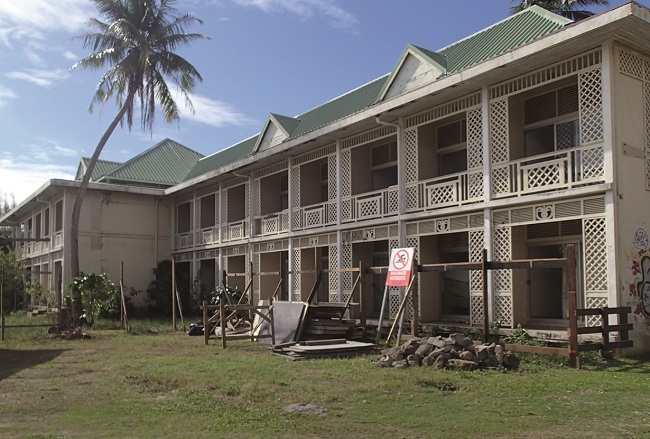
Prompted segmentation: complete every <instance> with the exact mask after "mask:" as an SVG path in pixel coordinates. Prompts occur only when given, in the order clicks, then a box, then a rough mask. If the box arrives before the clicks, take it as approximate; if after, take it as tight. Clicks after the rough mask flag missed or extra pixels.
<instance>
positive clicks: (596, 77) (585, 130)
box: [579, 68, 603, 145]
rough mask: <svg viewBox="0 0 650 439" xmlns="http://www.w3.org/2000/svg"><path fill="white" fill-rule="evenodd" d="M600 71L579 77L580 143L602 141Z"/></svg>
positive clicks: (592, 71) (585, 73) (582, 74)
mask: <svg viewBox="0 0 650 439" xmlns="http://www.w3.org/2000/svg"><path fill="white" fill-rule="evenodd" d="M600 72H601V69H600V68H598V69H594V70H589V71H587V72H584V73H581V74H580V75H579V84H580V143H581V144H583V145H584V144H585V143H589V142H593V141H597V140H602V139H603V96H602V87H601V75H600Z"/></svg>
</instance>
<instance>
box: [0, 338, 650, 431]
mask: <svg viewBox="0 0 650 439" xmlns="http://www.w3.org/2000/svg"><path fill="white" fill-rule="evenodd" d="M149 326H150V325H149ZM143 328H144V327H140V326H138V325H135V331H134V332H133V333H131V334H127V333H125V332H123V331H119V330H115V329H112V330H97V329H94V330H91V331H89V334H90V335H91V336H92V338H91V339H85V340H74V341H63V340H60V339H52V338H49V337H47V336H41V337H39V338H35V337H34V335H33V334H30V335H29V337H23V338H21V337H19V336H14V337H13V338H11V337H8V339H7V341H5V342H4V343H3V344H0V437H2V438H59V437H62V438H68V437H70V438H73V437H74V438H167V437H169V438H181V437H182V438H185V437H187V438H203V437H205V438H208V437H209V438H222V437H223V438H225V437H228V438H252V437H260V438H264V439H268V438H276V437H282V438H341V437H346V438H357V437H390V438H402V437H403V438H438V437H440V438H466V437H486V438H576V437H580V438H642V437H650V357H637V358H627V359H626V358H623V359H619V360H618V361H617V362H616V363H615V364H614V365H604V364H600V363H598V362H595V361H592V362H588V361H585V360H583V363H588V364H586V365H584V364H583V367H584V368H583V370H580V371H576V370H572V369H569V368H568V367H566V366H565V365H563V364H561V363H563V361H564V360H560V359H554V358H552V359H549V358H544V357H540V356H529V355H520V358H521V359H522V367H521V368H520V370H518V371H516V372H508V373H505V372H503V371H478V372H453V371H447V370H437V369H433V368H424V367H421V368H418V367H413V368H407V369H384V368H379V367H376V366H374V365H372V364H371V361H372V360H373V359H374V356H373V357H360V358H354V359H328V360H310V361H298V362H291V361H287V360H286V359H284V358H281V357H278V356H275V355H272V354H271V353H270V351H269V349H268V346H267V345H263V344H260V343H250V342H247V341H239V342H229V344H228V348H227V349H225V350H222V349H221V347H220V345H218V343H217V342H215V341H211V344H210V345H209V346H205V345H204V344H203V338H202V337H188V336H187V335H185V334H184V333H182V332H177V333H173V332H169V331H165V330H164V328H162V329H160V328H159V329H157V330H156V331H155V332H154V331H147V330H145V329H143ZM17 331H18V330H16V329H13V330H7V334H9V333H10V332H12V333H14V334H17V333H18V332H17ZM294 403H312V404H316V405H318V406H322V407H324V408H325V409H326V410H327V411H326V413H325V414H322V415H313V414H299V413H289V412H285V411H283V410H282V408H283V407H285V406H287V405H289V404H294Z"/></svg>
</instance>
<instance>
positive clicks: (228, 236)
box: [221, 220, 248, 242]
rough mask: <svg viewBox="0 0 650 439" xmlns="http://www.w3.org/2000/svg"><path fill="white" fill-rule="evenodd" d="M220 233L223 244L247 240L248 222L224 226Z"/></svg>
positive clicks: (237, 222)
mask: <svg viewBox="0 0 650 439" xmlns="http://www.w3.org/2000/svg"><path fill="white" fill-rule="evenodd" d="M221 233H222V236H221V240H222V241H224V242H228V241H238V240H240V239H246V238H248V221H247V220H241V221H235V222H232V223H228V224H224V226H223V227H222V228H221Z"/></svg>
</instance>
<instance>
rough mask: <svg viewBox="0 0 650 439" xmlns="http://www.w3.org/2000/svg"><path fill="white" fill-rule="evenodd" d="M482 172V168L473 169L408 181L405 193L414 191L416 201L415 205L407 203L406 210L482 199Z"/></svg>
mask: <svg viewBox="0 0 650 439" xmlns="http://www.w3.org/2000/svg"><path fill="white" fill-rule="evenodd" d="M482 174H483V170H482V169H478V170H477V169H474V170H471V171H465V172H460V173H458V174H450V175H445V176H442V177H435V178H431V179H429V180H423V181H418V182H416V183H409V184H407V185H406V187H407V189H406V191H407V193H411V192H412V191H415V192H416V193H417V202H416V203H413V204H415V205H412V203H407V207H406V210H407V211H408V212H416V211H419V210H429V209H436V208H440V207H446V206H454V205H461V204H464V203H473V202H477V201H481V200H482V199H483V189H482V185H483V178H482V177H481V176H482ZM470 182H471V183H470ZM474 186H476V187H474ZM409 204H411V205H409Z"/></svg>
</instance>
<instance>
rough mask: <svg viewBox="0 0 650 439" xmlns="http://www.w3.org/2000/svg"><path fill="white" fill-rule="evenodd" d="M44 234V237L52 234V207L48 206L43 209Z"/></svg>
mask: <svg viewBox="0 0 650 439" xmlns="http://www.w3.org/2000/svg"><path fill="white" fill-rule="evenodd" d="M43 218H44V219H43V226H44V228H43V236H44V237H46V238H47V237H49V236H50V209H49V208H47V209H45V210H44V211H43Z"/></svg>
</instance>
